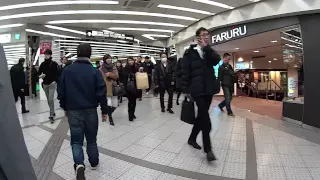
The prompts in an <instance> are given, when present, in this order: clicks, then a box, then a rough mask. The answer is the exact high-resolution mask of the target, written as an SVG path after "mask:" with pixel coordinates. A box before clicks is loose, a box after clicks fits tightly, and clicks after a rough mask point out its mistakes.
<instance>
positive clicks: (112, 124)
mask: <svg viewBox="0 0 320 180" xmlns="http://www.w3.org/2000/svg"><path fill="white" fill-rule="evenodd" d="M113 111H114V110H113V107H111V106H108V116H109V122H110V125H111V126H114V122H113V118H112V112H113Z"/></svg>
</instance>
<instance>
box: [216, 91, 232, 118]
mask: <svg viewBox="0 0 320 180" xmlns="http://www.w3.org/2000/svg"><path fill="white" fill-rule="evenodd" d="M222 89H223V94H224V101H222V102H221V103H220V104H219V107H220V108H224V107H226V108H227V112H228V114H232V110H231V100H232V90H233V88H231V87H227V86H222Z"/></svg>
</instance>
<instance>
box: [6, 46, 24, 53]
mask: <svg viewBox="0 0 320 180" xmlns="http://www.w3.org/2000/svg"><path fill="white" fill-rule="evenodd" d="M20 50H24V51H26V48H24V47H20V48H19V47H18V48H13V47H12V48H10V49H9V48H6V49H4V52H7V51H20Z"/></svg>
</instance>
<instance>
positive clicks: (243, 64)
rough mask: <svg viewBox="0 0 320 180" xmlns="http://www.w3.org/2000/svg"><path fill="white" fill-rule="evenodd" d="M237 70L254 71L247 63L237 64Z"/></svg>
mask: <svg viewBox="0 0 320 180" xmlns="http://www.w3.org/2000/svg"><path fill="white" fill-rule="evenodd" d="M236 69H252V64H251V63H247V62H243V63H236Z"/></svg>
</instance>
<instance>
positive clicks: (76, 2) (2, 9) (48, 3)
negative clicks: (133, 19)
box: [0, 0, 119, 11]
mask: <svg viewBox="0 0 320 180" xmlns="http://www.w3.org/2000/svg"><path fill="white" fill-rule="evenodd" d="M72 4H101V5H107V4H119V1H108V0H104V1H47V2H36V3H24V4H14V5H8V6H2V7H0V11H4V10H12V9H21V8H30V7H41V6H57V5H72Z"/></svg>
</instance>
